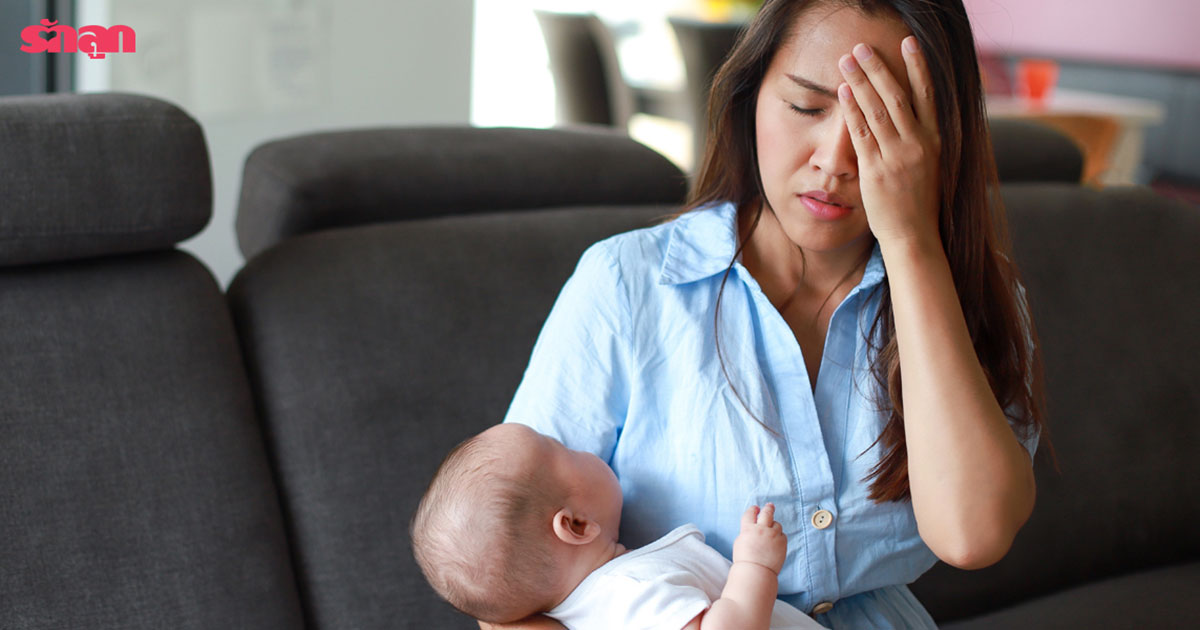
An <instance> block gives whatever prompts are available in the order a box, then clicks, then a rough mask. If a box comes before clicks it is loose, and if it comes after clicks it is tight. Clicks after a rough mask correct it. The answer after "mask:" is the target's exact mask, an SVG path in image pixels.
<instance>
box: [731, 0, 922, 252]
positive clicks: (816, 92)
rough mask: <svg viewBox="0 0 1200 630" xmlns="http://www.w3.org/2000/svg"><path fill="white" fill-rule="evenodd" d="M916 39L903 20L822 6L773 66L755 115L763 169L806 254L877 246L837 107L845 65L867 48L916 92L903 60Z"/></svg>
mask: <svg viewBox="0 0 1200 630" xmlns="http://www.w3.org/2000/svg"><path fill="white" fill-rule="evenodd" d="M908 35H909V31H908V29H907V27H905V26H904V24H903V23H902V22H900V21H899V20H898V19H896V18H893V17H890V16H878V17H871V16H867V15H864V14H863V13H860V12H859V11H858V10H856V9H853V8H848V7H838V6H829V5H826V4H824V3H817V4H815V5H814V6H813V7H811V8H809V9H806V10H805V11H803V12H802V13H801V15H800V16H799V17H798V18H797V19H796V24H795V27H794V28H793V29H792V35H791V37H790V38H789V39H788V40H787V41H786V42H784V45H783V46H782V47H781V48H780V49H779V51H778V52H777V53H776V54H775V57H774V59H772V60H771V64H770V66H769V67H768V69H767V74H766V76H765V77H764V78H763V82H762V85H761V86H760V87H759V91H758V101H757V104H756V111H755V129H756V137H757V142H758V169H759V173H760V174H761V176H762V182H763V188H764V190H765V192H766V195H767V200H768V201H769V202H770V205H771V208H773V209H774V211H775V214H776V216H777V217H778V219H779V224H780V226H781V227H782V229H783V232H784V233H785V234H786V235H787V237H788V238H789V239H790V240H791V241H792V242H793V243H795V244H796V245H797V246H799V247H800V248H801V249H803V250H805V251H819V252H835V251H839V250H842V249H843V248H847V247H851V248H861V247H865V246H866V244H867V243H868V242H870V230H869V229H868V226H867V216H866V213H865V212H863V208H862V199H861V197H860V195H859V186H858V164H857V158H856V156H855V154H854V147H853V145H852V144H851V141H850V135H849V131H848V130H847V128H846V123H845V119H844V118H843V116H842V111H841V107H840V105H839V103H838V99H837V88H838V85H840V84H841V83H843V82H844V80H843V78H842V75H841V72H840V71H839V70H838V60H839V59H840V58H841V57H842V56H843V55H846V54H849V53H850V50H851V49H852V48H853V47H854V45H855V44H858V43H864V44H867V45H868V46H870V47H871V48H872V49H873V50H874V51H875V54H879V55H882V56H883V59H884V61H885V62H886V64H887V66H888V68H889V69H890V70H891V71H892V74H893V76H895V77H896V79H897V80H898V81H899V82H900V85H901V86H903V87H904V89H905V90H908V89H909V88H908V78H907V75H906V73H905V70H904V61H903V59H902V58H901V56H900V41H901V40H902V39H904V38H905V37H906V36H908Z"/></svg>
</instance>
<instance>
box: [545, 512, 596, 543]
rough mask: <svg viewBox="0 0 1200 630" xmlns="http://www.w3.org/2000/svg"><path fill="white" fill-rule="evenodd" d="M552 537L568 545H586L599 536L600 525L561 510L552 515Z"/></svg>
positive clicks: (584, 517)
mask: <svg viewBox="0 0 1200 630" xmlns="http://www.w3.org/2000/svg"><path fill="white" fill-rule="evenodd" d="M554 535H555V536H557V537H558V539H559V540H561V541H563V542H565V543H567V544H568V545H586V544H588V543H590V542H592V541H593V540H595V539H596V537H597V536H599V535H600V524H599V523H597V522H596V521H593V520H589V519H588V518H587V517H586V516H581V515H578V514H576V513H575V512H574V511H573V510H572V509H571V508H563V509H561V510H559V511H557V512H555V513H554Z"/></svg>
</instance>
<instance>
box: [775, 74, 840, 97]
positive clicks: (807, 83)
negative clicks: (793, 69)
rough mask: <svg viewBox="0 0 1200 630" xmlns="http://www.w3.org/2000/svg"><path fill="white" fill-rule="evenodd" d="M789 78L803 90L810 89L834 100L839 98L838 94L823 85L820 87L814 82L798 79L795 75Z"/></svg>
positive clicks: (790, 75) (788, 76)
mask: <svg viewBox="0 0 1200 630" xmlns="http://www.w3.org/2000/svg"><path fill="white" fill-rule="evenodd" d="M787 78H789V79H791V80H792V82H793V83H795V84H796V85H799V86H800V87H802V88H808V89H810V90H812V91H814V92H816V93H817V94H820V95H821V96H826V97H829V98H833V99H836V98H837V94H836V93H834V91H833V90H831V89H829V88H827V87H825V86H823V85H818V84H816V83H813V82H812V81H809V80H808V79H805V78H803V77H798V76H796V75H794V74H789V75H787Z"/></svg>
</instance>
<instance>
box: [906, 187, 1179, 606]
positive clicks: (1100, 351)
mask: <svg viewBox="0 0 1200 630" xmlns="http://www.w3.org/2000/svg"><path fill="white" fill-rule="evenodd" d="M1002 188H1003V195H1004V198H1005V201H1006V203H1007V204H1008V209H1009V217H1010V221H1011V229H1012V235H1013V241H1014V250H1015V256H1016V261H1017V262H1018V264H1019V265H1020V267H1021V269H1022V271H1023V273H1024V274H1025V275H1024V281H1025V285H1026V287H1027V289H1028V292H1029V301H1030V305H1031V309H1032V312H1033V316H1034V318H1035V322H1036V325H1037V328H1038V332H1039V334H1040V336H1041V347H1042V350H1043V352H1044V361H1045V366H1046V384H1047V397H1048V407H1049V410H1048V412H1049V425H1050V431H1049V436H1050V438H1051V439H1052V441H1053V443H1054V446H1055V448H1056V449H1057V454H1058V459H1059V465H1060V466H1061V470H1062V472H1061V474H1059V473H1057V472H1055V470H1054V467H1053V466H1052V465H1051V463H1050V461H1049V458H1048V457H1047V455H1046V452H1045V451H1046V449H1045V448H1042V449H1041V450H1040V451H1039V454H1038V457H1037V460H1036V463H1037V467H1036V470H1037V478H1038V499H1037V506H1036V508H1035V509H1034V513H1033V516H1032V518H1030V520H1029V522H1028V524H1026V526H1025V528H1024V529H1023V530H1022V531H1021V533H1020V534H1019V535H1018V537H1017V540H1016V542H1015V544H1014V546H1013V548H1012V550H1011V551H1010V553H1009V554H1008V556H1007V557H1005V558H1004V560H1002V561H1001V562H1000V563H998V564H996V565H995V566H992V567H989V568H986V569H983V570H980V571H973V572H963V571H957V570H954V569H951V568H949V567H947V566H945V565H939V566H937V567H935V568H934V569H933V570H931V571H930V572H929V573H928V574H926V575H925V576H923V577H922V578H921V579H920V580H918V581H917V583H916V584H915V585H914V586H913V591H914V592H915V593H916V594H917V596H918V598H920V599H921V601H922V602H924V603H925V605H926V606H927V607H928V608H929V610H930V612H931V613H932V614H933V616H934V618H935V619H938V620H939V621H948V620H952V619H958V618H962V617H965V616H970V615H975V614H978V613H981V612H984V611H990V610H995V609H997V608H1000V607H1003V606H1006V605H1008V604H1012V603H1015V602H1019V601H1023V600H1026V599H1028V598H1031V597H1035V596H1037V595H1041V594H1045V593H1050V592H1054V591H1058V590H1061V589H1064V588H1068V587H1072V586H1076V585H1079V584H1084V583H1087V582H1089V581H1093V580H1098V579H1103V578H1106V577H1109V576H1116V575H1121V574H1124V573H1129V572H1134V571H1139V570H1142V569H1146V568H1151V567H1157V566H1164V565H1169V564H1174V563H1180V562H1195V561H1197V560H1200V536H1197V534H1196V523H1198V522H1200V501H1197V500H1196V499H1195V497H1197V496H1200V458H1198V457H1196V453H1195V451H1196V446H1197V445H1198V444H1200V372H1198V371H1197V367H1196V357H1198V356H1200V331H1198V330H1197V316H1196V313H1197V312H1200V247H1198V246H1197V245H1198V244H1200V213H1197V212H1196V211H1195V209H1194V208H1191V207H1188V206H1185V205H1183V204H1181V203H1179V202H1176V201H1171V200H1168V199H1165V198H1163V197H1161V196H1158V195H1156V194H1154V193H1153V192H1151V191H1150V190H1149V189H1143V188H1126V189H1107V190H1104V191H1096V190H1092V189H1088V188H1081V187H1079V186H1070V185H1054V184H1038V185H1033V184H1030V185H1022V186H1004V187H1002ZM1145 613H1146V611H1145V610H1144V609H1143V608H1142V607H1141V606H1138V605H1136V604H1133V605H1130V606H1129V607H1128V608H1127V610H1126V613H1125V615H1124V616H1123V617H1120V618H1119V619H1114V623H1118V622H1121V623H1125V624H1126V625H1121V626H1119V627H1133V626H1135V625H1136V626H1138V627H1141V626H1142V625H1143V624H1142V622H1143V620H1145V619H1146V617H1145V616H1144V615H1145ZM1149 625H1150V626H1154V624H1152V623H1151V624H1149ZM997 627H999V626H997ZM1011 627H1034V626H1011ZM1036 627H1043V626H1041V625H1038V626H1036ZM1045 627H1052V626H1045ZM1077 627H1088V626H1086V625H1081V626H1077ZM1108 627H1118V626H1117V625H1113V626H1108Z"/></svg>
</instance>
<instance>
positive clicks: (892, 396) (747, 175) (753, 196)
mask: <svg viewBox="0 0 1200 630" xmlns="http://www.w3.org/2000/svg"><path fill="white" fill-rule="evenodd" d="M819 4H836V5H842V6H847V7H852V8H854V9H857V10H858V11H861V12H862V13H864V14H866V15H871V16H875V15H880V16H892V17H895V18H898V19H899V20H900V21H901V22H903V23H904V25H905V26H907V27H908V29H909V30H910V31H911V32H912V34H913V35H914V36H915V37H916V39H917V42H918V43H919V44H920V47H921V52H922V54H923V55H924V56H925V59H926V63H927V65H928V68H929V73H930V75H931V77H932V79H933V84H934V90H935V94H936V100H937V114H938V131H939V133H940V134H941V143H942V144H941V155H940V164H939V176H940V185H941V190H940V199H941V209H940V211H939V219H938V222H939V231H940V236H941V242H942V246H943V247H944V248H945V251H946V257H947V259H948V260H949V262H950V269H951V271H952V273H953V276H954V285H955V290H956V291H957V293H958V299H959V303H960V304H961V306H962V311H963V315H964V317H965V318H966V323H967V328H968V330H969V331H970V334H971V340H972V342H973V345H974V347H975V353H976V356H977V357H978V358H979V362H980V364H981V365H982V366H983V370H984V372H985V374H986V375H987V378H988V383H989V385H990V386H991V389H992V392H993V393H994V394H995V395H996V399H997V401H998V402H999V403H1000V406H1001V407H1002V408H1004V409H1006V410H1008V409H1010V408H1013V409H1019V410H1021V411H1019V412H1017V413H1015V414H1014V417H1012V418H1011V420H1012V422H1013V424H1014V425H1015V426H1016V428H1017V430H1018V432H1019V434H1021V435H1030V434H1032V432H1035V431H1038V430H1040V429H1041V428H1042V426H1043V423H1044V415H1045V411H1044V402H1043V401H1044V394H1043V382H1042V367H1041V356H1040V352H1039V351H1038V349H1037V341H1036V340H1037V335H1036V332H1035V330H1034V327H1033V322H1032V319H1031V318H1030V316H1029V314H1028V307H1027V306H1026V305H1024V304H1023V298H1022V297H1021V296H1020V295H1019V289H1018V287H1019V276H1018V272H1017V269H1016V267H1015V265H1013V264H1012V262H1011V259H1010V256H1009V251H1010V247H1011V246H1010V243H1009V240H1008V225H1007V222H1006V220H1005V215H1004V208H1003V206H1002V204H1001V201H1000V198H999V195H998V193H997V176H996V163H995V159H994V157H993V154H992V145H991V139H990V137H989V135H988V124H987V119H986V114H985V110H984V104H983V92H982V89H981V80H980V75H979V64H978V61H977V59H976V56H975V43H974V39H973V37H972V35H971V27H970V24H969V22H968V20H967V13H966V10H965V9H964V7H963V4H962V0H766V1H765V2H764V3H763V6H762V9H760V10H759V12H758V15H757V16H756V17H755V18H754V20H752V21H751V23H750V24H749V26H748V27H747V28H746V31H745V32H744V33H743V34H742V36H741V37H740V38H739V40H738V42H737V44H736V45H735V46H734V48H733V50H732V51H731V52H730V54H729V57H728V59H726V61H725V63H724V64H723V65H722V66H721V68H720V69H719V70H718V71H717V73H716V75H715V76H714V78H713V85H712V88H711V90H710V92H709V101H708V121H709V122H708V133H707V142H706V147H705V152H704V158H703V161H702V163H701V164H700V165H699V170H698V173H697V177H696V181H695V185H694V186H693V188H692V191H691V194H690V196H689V199H688V203H687V205H686V206H685V210H684V211H685V212H687V211H691V210H695V209H697V208H699V207H701V206H704V205H706V204H709V203H712V202H716V201H732V202H733V203H735V204H736V205H737V207H738V213H739V215H742V216H743V217H744V218H747V219H748V220H747V221H746V222H745V223H746V225H748V226H749V228H748V230H749V233H752V232H753V231H754V229H755V228H756V227H757V225H758V220H759V218H760V217H761V215H762V208H763V206H764V205H765V204H766V202H767V199H766V194H765V192H764V190H763V184H762V177H761V175H760V174H759V170H758V152H757V147H756V145H755V137H756V136H755V108H756V101H757V96H758V90H759V87H760V86H761V84H762V81H763V77H764V76H765V75H766V73H767V68H768V66H769V65H770V63H771V60H772V59H773V58H774V56H775V54H776V52H777V51H778V50H779V49H780V48H781V47H782V46H783V45H784V43H785V42H786V41H787V39H788V38H789V37H790V36H791V34H792V30H793V27H794V25H795V23H796V19H797V18H798V17H799V16H800V14H801V13H802V12H803V11H804V10H806V9H808V8H810V7H812V6H816V5H819ZM747 213H750V214H749V215H747ZM749 233H747V234H745V235H744V236H745V238H743V239H742V242H741V243H740V244H739V248H738V253H737V254H735V256H734V258H735V259H736V257H737V255H738V254H740V253H741V247H742V246H744V243H745V242H746V241H747V240H749ZM732 265H733V261H732V260H731V261H730V269H731V268H732ZM728 271H729V270H728V269H727V270H726V276H725V279H723V280H722V289H723V288H724V283H725V280H726V279H728ZM879 290H880V291H881V296H880V306H879V312H878V314H877V315H876V317H875V320H874V322H873V323H872V325H871V329H870V331H869V332H868V333H867V337H868V340H870V341H871V343H872V348H873V354H874V358H873V359H872V364H871V372H872V374H873V376H874V378H875V381H876V383H877V384H878V385H879V391H880V393H881V398H880V400H878V401H877V402H878V403H879V404H880V406H881V408H886V409H888V413H889V417H888V420H887V423H886V424H885V425H884V427H883V431H882V433H881V434H880V435H879V438H878V443H879V444H880V445H881V446H882V450H883V456H882V457H881V459H880V461H879V463H878V464H877V465H876V466H875V468H874V469H873V470H872V471H871V473H870V475H868V477H867V480H871V495H870V496H871V498H872V499H873V500H875V501H877V502H883V501H898V500H904V499H908V498H909V497H910V492H909V485H908V449H907V446H906V444H905V436H904V401H903V400H902V398H901V391H902V390H901V387H900V385H901V380H900V379H901V374H900V354H899V351H898V349H897V345H896V326H895V321H894V319H893V315H892V307H891V305H892V301H891V291H890V288H889V286H888V283H887V281H886V280H884V282H883V283H882V285H881V286H880V287H879ZM722 293H723V291H722ZM717 311H718V313H717V317H719V311H720V297H718V302H717ZM1027 335H1028V339H1030V340H1032V343H1028V342H1027V337H1026V336H1027ZM875 340H878V343H877V344H876V341H875ZM717 349H718V356H720V339H719V338H718V339H717ZM724 367H725V366H724V361H723V359H722V369H723V370H724ZM726 376H727V377H728V375H726ZM1027 379H1028V386H1027ZM884 392H886V396H884V395H883V393H884ZM739 398H740V396H739Z"/></svg>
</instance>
